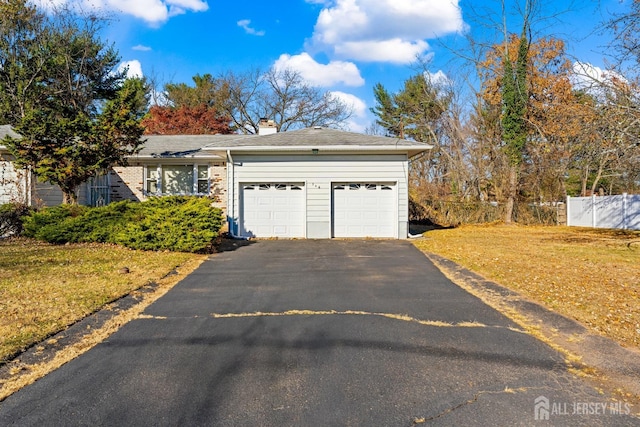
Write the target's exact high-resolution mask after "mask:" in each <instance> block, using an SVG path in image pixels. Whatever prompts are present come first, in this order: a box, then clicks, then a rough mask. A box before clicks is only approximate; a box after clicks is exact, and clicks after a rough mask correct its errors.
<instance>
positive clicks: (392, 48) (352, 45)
mask: <svg viewBox="0 0 640 427" xmlns="http://www.w3.org/2000/svg"><path fill="white" fill-rule="evenodd" d="M428 48H429V45H428V44H427V42H425V41H423V40H417V41H415V42H410V41H405V40H401V39H398V38H396V39H391V40H382V41H374V40H365V41H355V42H345V43H339V44H337V45H335V48H334V49H335V53H336V55H337V56H338V57H341V58H350V59H353V60H354V61H367V62H376V61H378V62H393V63H397V64H407V63H410V62H411V61H415V60H416V58H417V57H418V56H419V55H420V54H422V52H424V51H426V50H427V49H428Z"/></svg>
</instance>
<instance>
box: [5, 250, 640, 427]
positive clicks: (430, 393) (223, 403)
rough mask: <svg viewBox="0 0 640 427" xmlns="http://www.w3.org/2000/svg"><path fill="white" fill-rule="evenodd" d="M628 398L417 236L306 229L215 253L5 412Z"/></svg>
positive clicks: (402, 414)
mask: <svg viewBox="0 0 640 427" xmlns="http://www.w3.org/2000/svg"><path fill="white" fill-rule="evenodd" d="M536 399H538V400H537V406H535V403H534V402H536ZM598 405H600V406H598ZM536 408H537V409H538V415H539V417H540V416H541V417H545V415H547V414H548V415H549V418H550V421H544V420H536V417H535V409H536ZM616 408H619V409H621V410H622V412H626V411H625V409H626V408H625V407H624V406H622V407H616V406H612V404H611V403H610V402H609V401H608V400H607V396H604V395H602V394H600V393H598V392H597V391H596V390H595V389H594V388H592V387H591V386H590V385H589V384H587V383H586V382H584V381H583V380H582V379H580V378H578V377H576V376H574V375H572V374H571V373H569V372H568V371H567V369H566V365H565V362H564V358H563V356H562V355H561V354H559V353H557V352H556V351H554V350H552V349H551V348H549V347H548V346H546V345H545V344H543V343H541V342H540V341H538V340H536V339H535V338H533V337H531V336H529V335H527V334H526V333H524V332H523V331H521V330H520V329H519V327H518V325H516V324H514V323H512V322H511V321H510V320H509V319H507V318H506V317H504V316H503V315H501V314H500V313H498V312H496V311H495V310H493V309H491V308H490V307H488V306H486V305H485V304H483V303H482V302H481V301H480V300H478V299H477V298H475V297H473V296H472V295H470V294H468V293H467V292H465V291H463V290H462V289H460V288H459V287H457V286H456V285H454V284H453V283H451V282H450V281H449V280H448V279H447V278H445V277H444V276H443V275H442V274H441V273H440V271H439V270H438V269H437V268H435V267H434V266H433V264H431V262H430V261H429V260H428V259H427V258H426V257H425V256H424V255H423V254H421V253H420V252H419V251H418V250H417V249H415V248H414V247H413V246H412V245H411V244H410V243H409V242H406V241H373V240H361V241H340V240H319V241H315V240H291V241H258V242H256V243H253V244H251V245H248V246H244V247H241V248H238V249H237V250H235V251H232V252H225V253H221V254H218V255H215V256H213V257H211V259H210V260H209V261H207V262H205V263H204V264H202V266H201V267H200V268H199V269H198V270H196V271H195V272H194V273H193V274H191V275H189V276H188V277H187V278H186V279H185V280H183V281H182V282H181V283H179V284H178V285H177V286H176V287H175V288H173V289H172V290H171V291H170V292H169V293H167V294H166V295H165V296H164V297H162V298H161V299H159V300H158V301H157V302H156V303H154V304H153V305H151V306H150V307H149V308H148V309H147V310H146V312H145V313H144V315H143V316H141V317H140V318H139V319H137V320H134V321H132V322H130V323H128V324H127V325H125V326H124V327H123V328H122V329H120V330H119V331H118V332H117V333H116V334H114V335H112V336H111V337H110V338H109V340H108V341H106V342H104V343H102V344H100V345H98V346H96V347H95V348H93V349H92V350H91V351H89V352H87V353H85V354H84V355H83V356H81V357H79V358H77V359H75V360H74V361H72V362H70V363H68V364H67V365H65V366H63V367H62V368H60V369H58V370H57V371H55V372H53V373H51V374H49V375H48V376H46V377H44V378H43V379H41V380H39V381H38V382H36V383H35V384H33V385H31V386H28V387H26V388H24V389H22V390H21V391H19V392H18V393H16V394H14V395H12V396H10V397H9V398H7V399H6V400H5V401H4V402H2V403H0V425H114V426H115V425H129V426H131V425H153V426H165V425H166V426H174V425H181V426H182V425H216V426H217V425H222V426H226V425H228V426H240V425H242V426H247V425H259V426H326V425H353V426H410V425H414V424H422V423H425V424H426V425H447V426H449V425H538V424H539V425H586V424H588V425H616V426H620V425H639V424H640V423H639V422H638V420H637V419H636V418H631V417H629V416H626V415H618V414H615V413H614V412H616V411H615V409H616ZM547 411H548V412H547ZM550 423H551V424H550Z"/></svg>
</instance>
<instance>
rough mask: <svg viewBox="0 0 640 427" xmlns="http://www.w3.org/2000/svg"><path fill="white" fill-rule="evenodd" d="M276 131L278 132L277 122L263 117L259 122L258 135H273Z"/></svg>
mask: <svg viewBox="0 0 640 427" xmlns="http://www.w3.org/2000/svg"><path fill="white" fill-rule="evenodd" d="M274 133H278V128H277V127H276V122H274V121H273V120H268V119H266V118H261V119H260V122H259V123H258V135H271V134H274Z"/></svg>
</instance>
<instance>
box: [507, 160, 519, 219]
mask: <svg viewBox="0 0 640 427" xmlns="http://www.w3.org/2000/svg"><path fill="white" fill-rule="evenodd" d="M508 185H509V188H508V189H507V203H506V206H505V214H504V223H505V224H511V223H512V222H513V212H514V207H515V204H516V195H517V193H518V166H516V165H511V166H510V167H509V184H508Z"/></svg>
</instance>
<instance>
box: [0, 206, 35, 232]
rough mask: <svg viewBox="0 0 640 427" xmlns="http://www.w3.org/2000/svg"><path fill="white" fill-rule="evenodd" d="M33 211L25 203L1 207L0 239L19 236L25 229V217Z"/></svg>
mask: <svg viewBox="0 0 640 427" xmlns="http://www.w3.org/2000/svg"><path fill="white" fill-rule="evenodd" d="M32 211H33V209H32V208H31V207H29V206H27V205H25V204H23V203H5V204H3V205H0V237H5V236H13V235H19V234H21V233H22V230H23V229H24V224H23V220H24V217H25V216H27V215H29V214H30V213H31V212H32Z"/></svg>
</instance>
